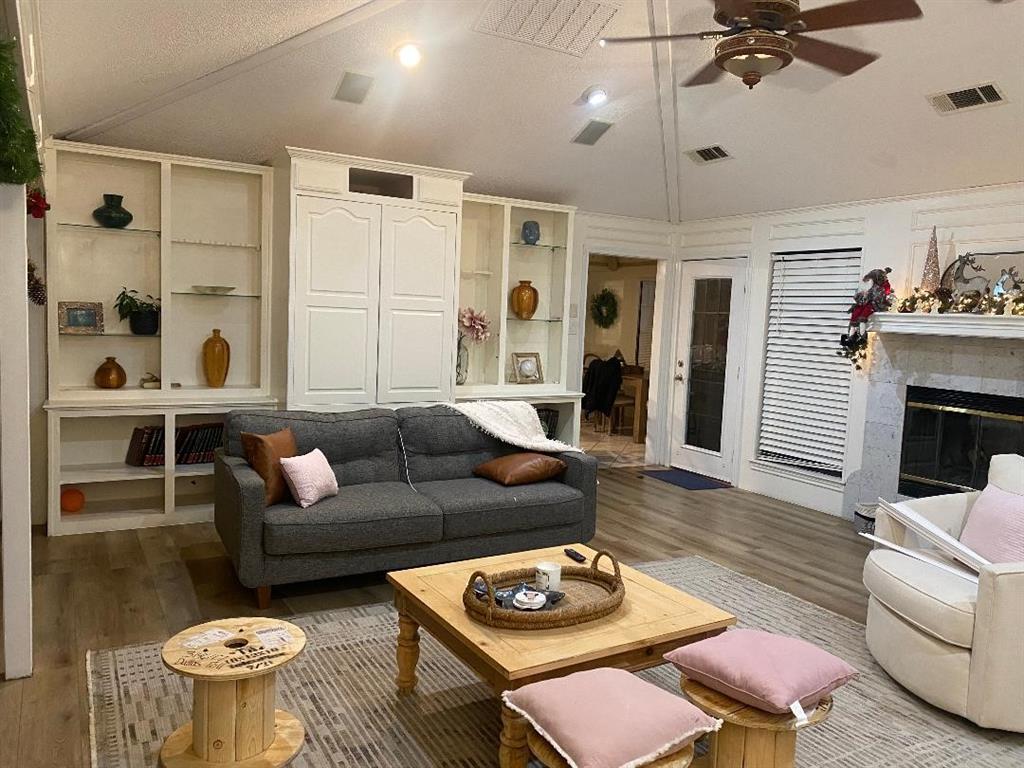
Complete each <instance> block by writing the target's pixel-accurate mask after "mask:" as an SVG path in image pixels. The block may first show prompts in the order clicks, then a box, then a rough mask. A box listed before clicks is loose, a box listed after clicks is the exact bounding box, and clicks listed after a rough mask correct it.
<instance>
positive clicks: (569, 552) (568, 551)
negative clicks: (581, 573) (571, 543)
mask: <svg viewBox="0 0 1024 768" xmlns="http://www.w3.org/2000/svg"><path fill="white" fill-rule="evenodd" d="M565 556H566V557H568V558H570V559H571V560H575V561H576V562H577V563H585V562H587V558H585V557H584V556H583V555H581V554H580V553H579V552H577V551H576V550H575V549H572V548H571V547H566V548H565Z"/></svg>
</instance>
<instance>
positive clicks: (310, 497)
mask: <svg viewBox="0 0 1024 768" xmlns="http://www.w3.org/2000/svg"><path fill="white" fill-rule="evenodd" d="M281 471H282V472H283V473H284V480H285V482H286V483H288V488H289V489H290V490H291V492H292V496H293V497H294V498H295V501H296V502H297V503H298V505H299V506H300V507H302V508H303V509H305V508H306V507H309V506H311V505H313V504H316V503H317V502H318V501H320V499H325V498H327V497H328V496H337V495H338V478H337V477H335V476H334V470H333V469H331V465H330V464H328V463H327V457H326V456H324V454H323V451H321V450H320V449H319V448H314V449H313V450H312V451H310V452H309V453H307V454H305V455H303V456H293V457H292V458H285V457H282V458H281Z"/></svg>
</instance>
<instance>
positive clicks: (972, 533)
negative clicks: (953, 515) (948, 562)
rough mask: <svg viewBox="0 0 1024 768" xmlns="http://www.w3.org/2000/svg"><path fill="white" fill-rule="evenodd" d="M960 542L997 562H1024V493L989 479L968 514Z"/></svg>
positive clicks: (987, 558)
mask: <svg viewBox="0 0 1024 768" xmlns="http://www.w3.org/2000/svg"><path fill="white" fill-rule="evenodd" d="M960 543H961V544H963V545H964V546H965V547H968V548H969V549H973V550H974V551H975V552H977V553H978V554H979V555H981V556H982V557H984V558H985V559H986V560H989V561H991V562H993V563H1020V562H1024V496H1018V495H1017V494H1016V493H1010V492H1009V491H1004V490H1003V489H1002V488H1000V487H999V486H998V485H993V484H992V483H989V484H988V485H987V486H985V490H984V491H982V492H981V496H979V497H978V498H977V500H976V501H975V502H974V505H973V506H972V507H971V511H970V512H969V513H968V515H967V524H966V525H965V526H964V530H963V532H962V533H961V534H960Z"/></svg>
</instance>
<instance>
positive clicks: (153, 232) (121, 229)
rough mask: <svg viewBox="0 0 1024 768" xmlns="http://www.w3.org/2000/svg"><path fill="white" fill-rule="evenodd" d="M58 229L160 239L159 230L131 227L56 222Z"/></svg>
mask: <svg viewBox="0 0 1024 768" xmlns="http://www.w3.org/2000/svg"><path fill="white" fill-rule="evenodd" d="M57 226H58V227H74V228H75V229H96V230H99V231H100V232H134V233H135V234H137V235H152V236H154V237H160V230H159V229H137V228H133V227H101V226H100V225H99V224H73V223H71V222H69V221H58V222H57Z"/></svg>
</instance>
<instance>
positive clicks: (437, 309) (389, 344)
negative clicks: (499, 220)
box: [377, 208, 457, 403]
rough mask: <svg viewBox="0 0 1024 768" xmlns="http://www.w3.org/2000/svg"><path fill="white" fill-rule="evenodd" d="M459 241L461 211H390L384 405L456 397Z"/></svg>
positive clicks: (383, 317)
mask: <svg viewBox="0 0 1024 768" xmlns="http://www.w3.org/2000/svg"><path fill="white" fill-rule="evenodd" d="M456 236H457V229H456V216H455V214H454V213H437V212H433V211H415V210H410V209H402V208H385V209H384V212H383V223H382V232H381V270H380V291H381V294H380V350H381V354H380V368H379V370H378V377H377V381H378V385H377V399H378V402H381V403H411V402H424V401H445V400H451V399H452V395H453V387H454V381H453V375H454V358H455V253H456Z"/></svg>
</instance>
